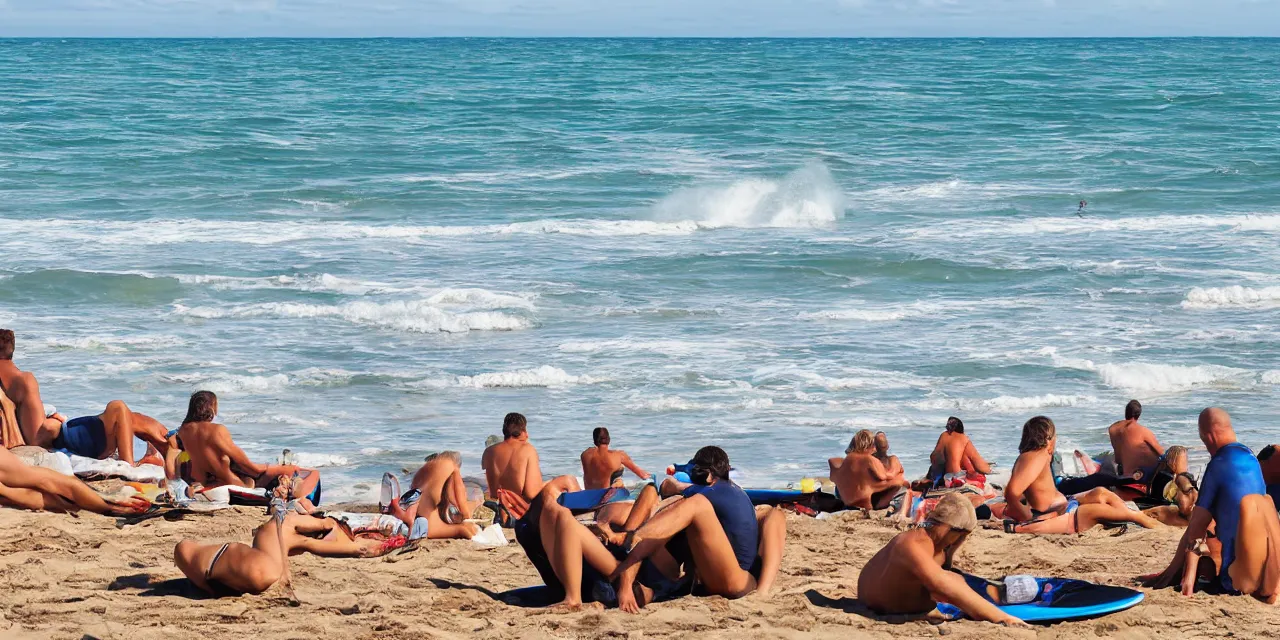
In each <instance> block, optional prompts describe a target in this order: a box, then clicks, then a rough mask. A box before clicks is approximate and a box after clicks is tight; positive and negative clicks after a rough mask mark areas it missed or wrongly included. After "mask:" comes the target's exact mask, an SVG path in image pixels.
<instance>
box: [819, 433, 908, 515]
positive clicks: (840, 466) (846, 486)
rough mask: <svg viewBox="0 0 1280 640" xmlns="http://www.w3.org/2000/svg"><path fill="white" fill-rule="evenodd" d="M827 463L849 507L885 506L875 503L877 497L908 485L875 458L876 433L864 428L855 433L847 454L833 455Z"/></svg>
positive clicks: (877, 507) (878, 507)
mask: <svg viewBox="0 0 1280 640" xmlns="http://www.w3.org/2000/svg"><path fill="white" fill-rule="evenodd" d="M828 464H829V465H830V467H831V481H832V482H834V483H835V484H836V488H837V489H839V490H840V499H841V500H842V501H843V502H844V504H845V506H847V507H856V508H859V509H883V508H885V506H886V505H884V504H876V498H878V497H882V496H881V495H880V494H883V493H884V492H886V491H888V490H890V489H893V488H895V487H900V486H904V485H905V484H906V480H904V479H902V478H899V477H897V476H894V475H892V474H890V473H889V471H888V470H887V469H885V467H884V464H882V463H881V462H880V460H878V459H877V458H876V456H875V439H874V436H873V435H872V434H871V432H870V431H867V430H865V429H864V430H862V431H859V432H858V433H857V434H855V435H854V436H853V441H852V442H850V444H849V448H848V450H847V451H846V453H845V457H843V458H831V459H830V460H828Z"/></svg>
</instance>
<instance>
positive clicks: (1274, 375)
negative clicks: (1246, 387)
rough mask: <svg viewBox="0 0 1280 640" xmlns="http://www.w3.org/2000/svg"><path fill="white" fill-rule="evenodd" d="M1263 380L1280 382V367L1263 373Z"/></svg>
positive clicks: (1272, 382)
mask: <svg viewBox="0 0 1280 640" xmlns="http://www.w3.org/2000/svg"><path fill="white" fill-rule="evenodd" d="M1262 381H1263V382H1265V383H1266V384H1280V369H1272V370H1270V371H1266V372H1264V373H1263V374H1262Z"/></svg>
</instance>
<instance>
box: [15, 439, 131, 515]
mask: <svg viewBox="0 0 1280 640" xmlns="http://www.w3.org/2000/svg"><path fill="white" fill-rule="evenodd" d="M0 505H4V506H6V507H14V508H18V509H30V510H32V511H55V512H75V511H78V510H80V509H84V510H85V511H92V512H94V513H101V514H104V515H110V516H127V515H135V514H138V513H141V512H143V511H146V510H147V508H149V507H150V506H151V504H150V503H148V502H147V501H146V500H144V499H142V498H140V497H133V498H126V499H124V500H108V499H106V498H103V497H102V496H101V495H99V494H98V492H97V491H94V490H93V489H92V488H90V487H89V485H87V484H85V483H83V482H81V481H80V480H77V479H76V478H75V477H72V476H64V475H62V474H61V473H58V472H57V471H54V470H53V469H46V468H44V467H33V466H31V465H28V464H26V463H24V462H23V461H22V460H21V459H19V458H18V456H15V455H14V454H13V453H12V452H10V451H9V450H8V449H0Z"/></svg>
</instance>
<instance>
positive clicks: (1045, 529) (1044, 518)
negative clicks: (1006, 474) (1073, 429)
mask: <svg viewBox="0 0 1280 640" xmlns="http://www.w3.org/2000/svg"><path fill="white" fill-rule="evenodd" d="M1057 440H1058V435H1057V428H1056V427H1055V426H1054V424H1053V421H1052V420H1050V419H1049V418H1047V417H1045V416H1036V417H1034V418H1032V419H1030V420H1028V421H1027V422H1026V424H1024V425H1023V426H1022V442H1021V443H1019V445H1018V452H1019V453H1018V460H1017V461H1016V462H1014V463H1013V473H1012V475H1011V476H1010V478H1009V483H1008V484H1006V485H1005V488H1004V497H1005V517H1006V518H1009V519H1011V520H1006V529H1005V530H1006V531H1009V532H1011V533H1012V532H1017V533H1081V532H1084V531H1088V530H1089V529H1092V528H1093V527H1094V526H1096V525H1098V524H1101V523H1103V522H1134V523H1137V524H1139V525H1141V526H1143V527H1146V528H1148V529H1150V528H1155V527H1159V526H1161V525H1160V523H1159V522H1158V521H1157V520H1155V519H1154V518H1151V517H1149V516H1147V515H1144V514H1142V513H1141V512H1138V511H1132V510H1130V509H1129V508H1128V507H1126V506H1125V504H1124V501H1123V500H1121V499H1120V497H1119V496H1117V495H1116V494H1114V493H1112V492H1111V491H1109V490H1107V489H1104V488H1098V489H1093V490H1091V491H1088V492H1086V493H1081V494H1077V495H1073V496H1071V497H1069V498H1068V497H1067V496H1064V495H1062V494H1061V493H1059V492H1058V489H1057V487H1055V486H1054V483H1053V472H1052V471H1051V470H1050V466H1051V465H1050V463H1051V462H1052V460H1053V452H1054V448H1055V447H1056V446H1057Z"/></svg>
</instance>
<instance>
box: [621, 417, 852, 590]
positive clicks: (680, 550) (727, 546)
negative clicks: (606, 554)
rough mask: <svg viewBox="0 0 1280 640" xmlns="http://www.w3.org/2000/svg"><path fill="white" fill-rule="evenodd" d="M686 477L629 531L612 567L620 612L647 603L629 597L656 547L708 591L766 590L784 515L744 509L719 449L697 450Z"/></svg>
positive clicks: (746, 502)
mask: <svg viewBox="0 0 1280 640" xmlns="http://www.w3.org/2000/svg"><path fill="white" fill-rule="evenodd" d="M868 435H870V434H868ZM689 476H690V478H691V479H692V480H693V484H694V486H691V487H689V488H688V489H686V490H685V491H684V493H683V497H682V498H681V499H679V500H676V501H675V502H673V503H671V504H669V505H667V506H665V507H662V508H661V509H659V510H658V512H657V513H656V514H654V515H653V517H652V518H650V519H649V521H648V522H646V523H644V525H643V526H641V527H640V528H639V529H637V530H636V531H635V532H633V533H632V534H631V535H630V536H629V540H628V542H629V544H628V546H629V547H630V551H629V553H628V554H627V557H626V559H625V560H623V561H622V564H621V565H619V566H618V568H617V570H616V571H614V572H613V578H614V579H616V580H617V581H618V586H617V591H618V606H619V607H620V608H622V610H623V611H629V612H635V611H637V610H638V608H639V607H642V606H644V605H645V604H647V602H646V601H636V600H635V599H634V598H633V596H634V595H636V594H635V593H634V592H633V590H632V585H633V583H634V581H635V579H636V578H637V576H638V575H639V573H640V571H641V568H642V567H641V563H642V562H643V561H645V560H647V559H649V558H651V557H654V556H655V555H658V554H659V552H662V553H664V554H669V555H670V557H671V558H673V559H674V560H675V561H676V563H677V564H680V565H683V566H684V567H685V571H686V573H688V574H691V575H696V576H697V580H698V582H699V584H701V585H702V586H703V587H704V588H705V589H706V590H707V592H708V593H709V594H711V595H718V596H723V597H725V598H730V599H733V598H741V597H743V596H746V595H748V594H750V593H753V592H754V593H759V594H760V595H761V596H768V595H769V592H770V590H771V589H772V588H773V583H774V581H775V580H776V579H777V577H778V571H779V569H780V567H781V566H782V548H783V545H784V544H785V542H786V537H787V522H786V516H785V514H783V512H782V511H781V510H779V509H772V508H770V507H760V508H758V509H757V508H756V507H754V506H752V504H751V498H749V497H747V494H746V493H745V492H744V491H743V490H742V489H741V488H739V487H738V485H736V484H734V483H733V481H731V480H729V456H728V454H726V453H725V452H724V450H723V449H721V448H720V447H703V448H701V449H699V450H698V452H697V453H696V454H694V456H693V467H692V469H691V470H690V472H689Z"/></svg>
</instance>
